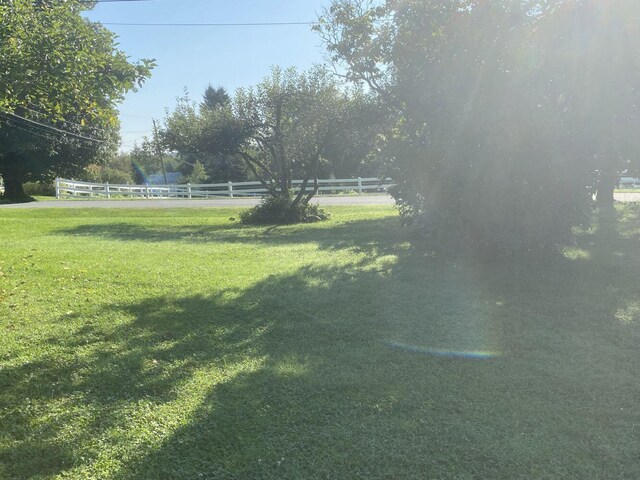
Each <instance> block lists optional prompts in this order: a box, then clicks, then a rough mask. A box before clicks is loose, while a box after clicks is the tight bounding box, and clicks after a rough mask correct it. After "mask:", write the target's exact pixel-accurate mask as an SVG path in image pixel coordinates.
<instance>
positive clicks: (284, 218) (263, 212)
mask: <svg viewBox="0 0 640 480" xmlns="http://www.w3.org/2000/svg"><path fill="white" fill-rule="evenodd" d="M291 203H292V201H291V198H290V197H288V196H285V195H277V196H273V195H270V196H267V197H265V198H264V199H263V200H262V201H261V202H260V203H259V204H258V205H256V206H255V207H253V208H251V209H249V210H245V211H243V212H241V213H240V220H241V221H242V223H244V224H249V225H287V224H292V223H313V222H319V221H321V220H326V219H328V218H329V216H330V215H329V213H328V212H327V211H325V210H324V209H322V208H320V206H319V205H313V204H308V203H300V204H298V205H295V206H293V205H292V204H291Z"/></svg>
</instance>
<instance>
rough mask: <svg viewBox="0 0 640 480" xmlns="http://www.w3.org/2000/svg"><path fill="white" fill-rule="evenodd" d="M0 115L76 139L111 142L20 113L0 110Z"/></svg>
mask: <svg viewBox="0 0 640 480" xmlns="http://www.w3.org/2000/svg"><path fill="white" fill-rule="evenodd" d="M0 115H2V117H3V118H5V119H6V118H7V116H9V117H10V118H12V119H16V120H19V121H22V122H26V123H28V124H30V125H34V126H38V127H40V128H43V129H45V130H49V131H51V132H56V133H58V134H63V135H69V136H71V137H76V138H78V139H81V140H86V141H89V142H96V143H104V144H107V143H112V142H108V141H106V140H100V139H98V138H93V137H87V136H85V135H81V134H79V133H75V132H70V131H68V130H63V129H61V128H57V127H54V126H52V125H47V124H46V123H40V122H36V121H35V120H31V119H29V118H25V117H23V116H21V115H17V114H15V113H12V112H8V111H0Z"/></svg>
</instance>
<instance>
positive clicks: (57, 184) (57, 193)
mask: <svg viewBox="0 0 640 480" xmlns="http://www.w3.org/2000/svg"><path fill="white" fill-rule="evenodd" d="M56 199H57V200H60V179H59V178H56Z"/></svg>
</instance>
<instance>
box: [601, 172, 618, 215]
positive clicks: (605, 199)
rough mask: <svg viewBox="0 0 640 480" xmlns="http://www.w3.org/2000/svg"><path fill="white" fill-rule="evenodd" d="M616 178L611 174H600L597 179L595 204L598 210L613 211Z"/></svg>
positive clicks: (615, 175)
mask: <svg viewBox="0 0 640 480" xmlns="http://www.w3.org/2000/svg"><path fill="white" fill-rule="evenodd" d="M617 181H618V176H617V174H615V173H612V172H607V171H605V172H602V174H601V175H600V178H599V179H598V188H597V193H596V204H597V206H598V208H599V209H600V210H612V209H613V192H614V191H615V188H616V183H617Z"/></svg>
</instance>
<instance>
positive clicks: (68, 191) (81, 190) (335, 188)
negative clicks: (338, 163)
mask: <svg viewBox="0 0 640 480" xmlns="http://www.w3.org/2000/svg"><path fill="white" fill-rule="evenodd" d="M318 183H319V185H320V188H319V190H318V193H319V194H340V193H355V194H358V195H362V194H364V193H367V192H386V191H387V189H388V188H389V187H391V186H392V185H393V183H392V182H391V179H390V178H386V179H380V178H342V179H340V178H339V179H326V180H318ZM301 184H302V180H294V181H293V190H294V191H296V190H299V188H300V185H301ZM312 189H313V183H312V182H310V185H308V186H307V190H308V191H311V190H312ZM266 192H267V190H266V189H265V188H264V186H263V185H262V184H261V183H260V182H227V183H212V184H206V185H192V184H190V183H187V184H186V185H116V184H109V183H90V182H77V181H75V180H64V179H61V178H58V179H56V198H91V197H100V198H107V199H111V198H163V199H170V198H188V199H192V198H215V197H231V198H234V197H260V196H262V195H264V194H265V193H266Z"/></svg>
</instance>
